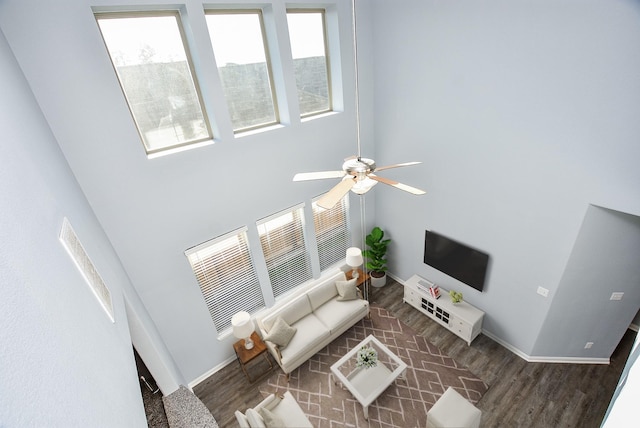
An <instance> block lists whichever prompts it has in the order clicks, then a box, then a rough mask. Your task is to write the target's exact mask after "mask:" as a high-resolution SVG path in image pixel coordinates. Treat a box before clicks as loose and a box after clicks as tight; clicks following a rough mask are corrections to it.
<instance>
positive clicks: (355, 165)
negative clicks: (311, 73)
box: [293, 0, 426, 209]
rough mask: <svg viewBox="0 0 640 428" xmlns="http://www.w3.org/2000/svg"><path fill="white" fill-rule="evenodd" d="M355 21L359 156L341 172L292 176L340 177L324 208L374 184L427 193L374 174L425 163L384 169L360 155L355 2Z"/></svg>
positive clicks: (348, 161) (324, 199) (299, 178)
mask: <svg viewBox="0 0 640 428" xmlns="http://www.w3.org/2000/svg"><path fill="white" fill-rule="evenodd" d="M351 7H352V11H351V12H352V19H353V51H354V63H355V76H356V79H355V98H356V104H355V113H356V140H357V145H358V154H357V155H356V156H352V157H350V158H346V159H345V160H344V163H343V164H342V170H341V171H320V172H303V173H298V174H296V175H295V176H294V177H293V181H307V180H323V179H329V178H341V179H342V181H340V182H339V183H338V184H337V185H335V186H334V187H333V188H332V189H331V190H329V192H327V193H326V194H325V195H323V196H322V197H321V198H320V199H319V200H318V201H317V204H318V205H319V206H320V207H322V208H325V209H331V208H333V207H334V206H335V205H336V204H337V203H338V202H339V201H340V200H341V199H342V198H343V197H344V195H346V194H347V193H349V190H351V191H352V192H354V193H357V194H360V195H362V194H364V193H366V192H368V191H369V190H370V189H371V188H372V187H373V186H374V185H375V184H377V183H384V184H387V185H389V186H393V187H395V188H396V189H400V190H404V191H405V192H409V193H412V194H414V195H424V194H425V193H426V192H425V191H424V190H420V189H417V188H415V187H411V186H408V185H406V184H402V183H398V182H397V181H394V180H390V179H388V178H384V177H380V176H378V175H376V174H375V172H377V171H383V170H386V169H391V168H399V167H404V166H411V165H417V164H420V163H422V162H405V163H398V164H394V165H388V166H383V167H377V166H376V163H375V161H374V160H372V159H367V158H363V157H362V156H361V155H360V108H359V98H360V97H359V92H358V43H357V36H356V1H355V0H352V2H351Z"/></svg>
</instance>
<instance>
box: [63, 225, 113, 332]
mask: <svg viewBox="0 0 640 428" xmlns="http://www.w3.org/2000/svg"><path fill="white" fill-rule="evenodd" d="M60 242H62V245H63V246H64V248H65V249H66V250H67V252H68V253H69V255H70V256H71V259H72V260H73V261H74V263H75V264H76V266H77V267H78V269H79V270H80V273H81V274H82V276H83V277H84V279H85V280H86V281H87V284H89V288H91V290H92V291H93V294H94V295H95V296H96V298H97V299H98V302H100V305H101V306H102V307H103V309H104V310H105V312H106V313H107V315H108V316H109V318H110V319H111V322H115V319H114V316H113V302H112V301H111V292H110V291H109V289H108V288H107V286H106V285H105V283H104V281H103V280H102V278H101V277H100V274H99V273H98V271H97V270H96V268H95V266H94V265H93V263H92V262H91V259H89V256H88V255H87V252H86V251H85V250H84V247H83V246H82V244H81V243H80V240H79V239H78V237H77V236H76V233H75V232H74V231H73V228H72V227H71V224H70V223H69V220H68V219H67V218H66V217H65V218H64V220H63V221H62V229H61V230H60Z"/></svg>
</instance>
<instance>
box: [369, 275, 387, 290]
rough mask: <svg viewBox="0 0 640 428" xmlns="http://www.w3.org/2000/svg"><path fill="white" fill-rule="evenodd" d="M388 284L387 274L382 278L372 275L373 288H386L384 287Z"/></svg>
mask: <svg viewBox="0 0 640 428" xmlns="http://www.w3.org/2000/svg"><path fill="white" fill-rule="evenodd" d="M386 283H387V274H386V273H385V274H384V275H383V276H382V277H380V278H376V277H375V276H373V275H371V286H372V287H376V288H380V287H384V285H385V284H386Z"/></svg>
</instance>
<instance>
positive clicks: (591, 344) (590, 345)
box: [584, 342, 593, 349]
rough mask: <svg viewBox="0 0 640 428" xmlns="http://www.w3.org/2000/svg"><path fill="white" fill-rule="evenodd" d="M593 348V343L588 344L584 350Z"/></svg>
mask: <svg viewBox="0 0 640 428" xmlns="http://www.w3.org/2000/svg"><path fill="white" fill-rule="evenodd" d="M592 346H593V342H587V343H586V344H585V345H584V349H590V348H591V347H592Z"/></svg>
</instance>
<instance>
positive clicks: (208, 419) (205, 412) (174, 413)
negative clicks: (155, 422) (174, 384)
mask: <svg viewBox="0 0 640 428" xmlns="http://www.w3.org/2000/svg"><path fill="white" fill-rule="evenodd" d="M162 401H163V402H164V410H165V413H166V414H167V420H168V421H169V426H170V427H171V428H219V427H218V423H217V422H216V420H215V418H214V417H213V415H212V414H211V412H210V411H209V409H207V407H206V406H205V405H204V404H203V403H202V401H200V399H199V398H198V397H196V396H195V395H194V394H193V392H191V391H190V390H189V389H188V388H187V387H185V386H183V385H180V388H178V389H177V390H176V391H175V392H173V393H171V394H169V395H167V396H166V397H163V398H162Z"/></svg>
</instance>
